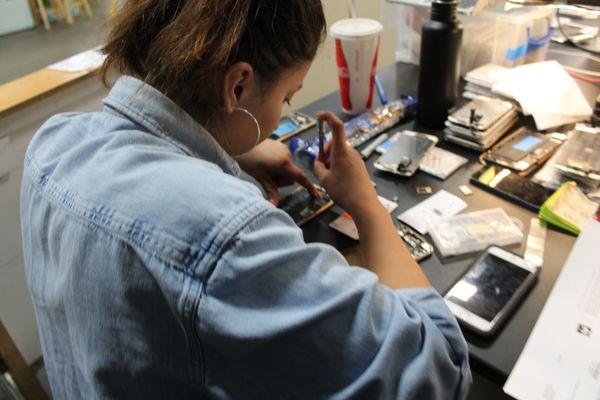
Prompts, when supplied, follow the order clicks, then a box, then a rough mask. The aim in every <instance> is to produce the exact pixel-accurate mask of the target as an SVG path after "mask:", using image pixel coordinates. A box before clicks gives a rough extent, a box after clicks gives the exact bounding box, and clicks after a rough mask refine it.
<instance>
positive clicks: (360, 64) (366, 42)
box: [329, 18, 383, 115]
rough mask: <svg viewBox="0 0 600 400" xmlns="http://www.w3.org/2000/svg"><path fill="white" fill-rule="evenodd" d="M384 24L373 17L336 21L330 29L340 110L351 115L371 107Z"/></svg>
mask: <svg viewBox="0 0 600 400" xmlns="http://www.w3.org/2000/svg"><path fill="white" fill-rule="evenodd" d="M382 30H383V26H382V25H381V24H380V23H379V22H378V21H375V20H373V19H366V18H351V19H343V20H340V21H337V22H336V23H334V24H333V25H331V28H330V29H329V34H330V35H331V36H332V37H333V38H334V40H335V56H336V61H337V67H338V78H339V81H340V96H341V101H342V110H343V111H344V112H345V113H347V114H351V115H356V114H360V113H361V112H363V111H365V110H367V109H369V108H371V106H372V104H373V89H374V86H375V73H376V72H377V55H378V53H379V42H380V41H381V31H382Z"/></svg>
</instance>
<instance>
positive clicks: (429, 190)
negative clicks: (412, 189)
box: [417, 186, 433, 194]
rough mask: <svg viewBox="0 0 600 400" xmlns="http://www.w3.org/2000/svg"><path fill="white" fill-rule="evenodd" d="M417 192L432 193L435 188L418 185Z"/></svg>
mask: <svg viewBox="0 0 600 400" xmlns="http://www.w3.org/2000/svg"><path fill="white" fill-rule="evenodd" d="M417 193H418V194H432V193H433V189H432V188H431V186H417Z"/></svg>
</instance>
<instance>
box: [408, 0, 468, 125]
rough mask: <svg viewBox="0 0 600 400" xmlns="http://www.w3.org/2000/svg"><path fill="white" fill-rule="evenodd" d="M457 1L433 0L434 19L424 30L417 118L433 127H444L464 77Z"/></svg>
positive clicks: (432, 11) (424, 26) (432, 16)
mask: <svg viewBox="0 0 600 400" xmlns="http://www.w3.org/2000/svg"><path fill="white" fill-rule="evenodd" d="M457 3H458V1H457V0H432V1H431V20H429V21H427V22H425V23H424V24H423V28H422V31H421V62H420V69H419V102H418V105H417V119H418V121H419V124H421V125H423V126H426V127H429V128H440V129H441V128H443V127H444V122H445V121H446V118H447V117H448V110H449V109H450V108H452V107H453V106H454V102H455V101H456V96H457V93H458V80H459V76H460V46H461V42H462V33H463V29H462V25H461V23H460V21H458V18H457V17H456V7H457Z"/></svg>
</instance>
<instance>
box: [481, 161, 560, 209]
mask: <svg viewBox="0 0 600 400" xmlns="http://www.w3.org/2000/svg"><path fill="white" fill-rule="evenodd" d="M470 182H471V183H472V184H473V185H475V186H478V187H480V188H482V189H484V190H486V191H488V192H491V193H493V194H495V195H497V196H499V197H502V198H505V199H507V200H509V201H512V202H513V203H516V204H518V205H520V206H522V207H525V208H527V209H528V210H531V211H535V212H537V211H539V210H540V207H541V206H542V204H544V202H545V201H546V200H547V199H548V197H550V195H552V193H553V191H552V190H551V189H547V188H545V187H544V186H542V185H540V184H538V183H535V182H533V181H532V180H531V179H528V178H526V177H524V176H520V175H518V174H515V173H514V172H512V171H511V170H510V169H508V168H502V167H499V166H495V165H492V166H486V167H483V168H482V169H481V170H479V171H478V172H476V173H475V174H473V176H472V177H471V180H470Z"/></svg>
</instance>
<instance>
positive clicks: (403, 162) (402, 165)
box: [398, 156, 412, 171]
mask: <svg viewBox="0 0 600 400" xmlns="http://www.w3.org/2000/svg"><path fill="white" fill-rule="evenodd" d="M411 162H412V159H411V158H410V157H408V156H403V157H402V158H401V159H400V162H399V163H398V171H403V170H405V169H406V168H408V167H409V166H410V163H411Z"/></svg>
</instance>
